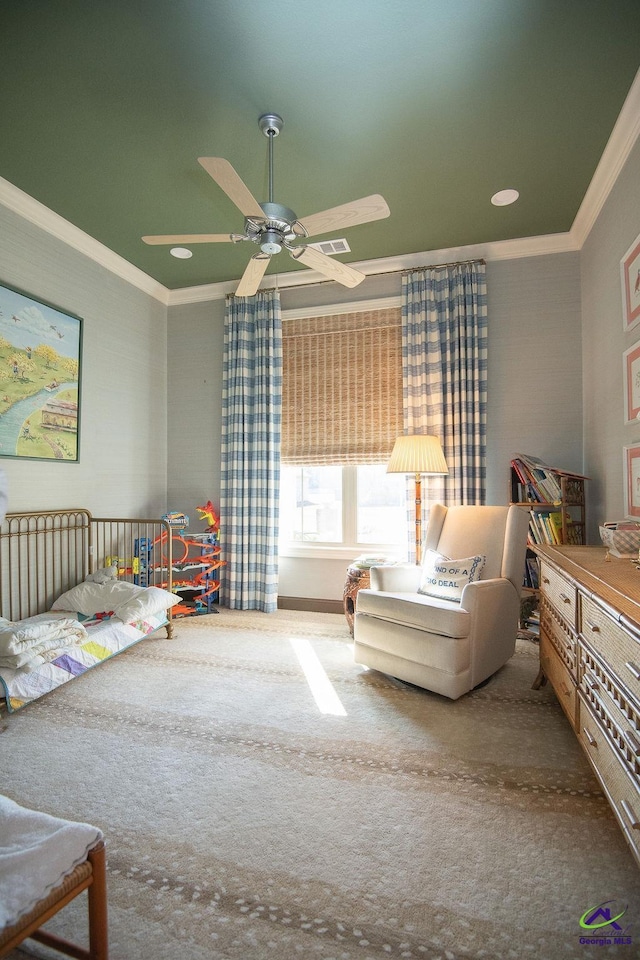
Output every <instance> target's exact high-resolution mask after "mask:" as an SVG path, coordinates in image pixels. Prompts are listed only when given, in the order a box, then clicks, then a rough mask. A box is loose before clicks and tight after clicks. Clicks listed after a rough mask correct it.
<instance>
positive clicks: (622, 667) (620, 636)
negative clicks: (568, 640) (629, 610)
mask: <svg viewBox="0 0 640 960" xmlns="http://www.w3.org/2000/svg"><path fill="white" fill-rule="evenodd" d="M580 634H581V636H582V637H584V639H585V641H586V643H587V645H588V646H591V647H593V649H594V650H595V651H596V653H599V654H600V655H601V657H602V658H603V659H604V660H605V661H606V663H607V666H608V668H609V670H610V671H611V673H612V674H614V675H615V676H616V677H617V678H618V679H619V680H620V682H621V684H622V685H623V687H624V689H625V691H626V693H627V694H628V696H629V697H630V698H631V700H632V701H634V702H635V705H636V706H637V707H639V708H640V643H639V642H638V641H637V640H636V639H635V638H634V637H633V636H632V635H631V634H630V633H627V631H626V630H625V629H624V627H623V626H622V625H621V624H619V623H617V622H616V621H615V620H614V619H613V618H612V617H610V616H609V614H608V613H606V612H605V611H604V610H603V609H602V608H601V607H599V606H598V605H597V604H595V603H594V602H593V601H592V600H591V599H590V598H589V597H586V596H584V595H582V596H581V597H580Z"/></svg>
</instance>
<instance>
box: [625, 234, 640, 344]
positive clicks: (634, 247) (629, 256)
mask: <svg viewBox="0 0 640 960" xmlns="http://www.w3.org/2000/svg"><path fill="white" fill-rule="evenodd" d="M620 279H621V280H622V322H623V326H624V329H625V330H631V329H632V327H635V325H636V324H637V323H640V236H637V237H636V239H635V240H634V242H633V243H632V244H631V246H630V247H629V249H628V250H627V252H626V253H625V255H624V257H623V258H622V260H621V261H620Z"/></svg>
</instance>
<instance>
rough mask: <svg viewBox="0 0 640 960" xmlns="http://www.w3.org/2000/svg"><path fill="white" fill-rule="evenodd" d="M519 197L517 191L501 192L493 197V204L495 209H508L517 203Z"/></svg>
mask: <svg viewBox="0 0 640 960" xmlns="http://www.w3.org/2000/svg"><path fill="white" fill-rule="evenodd" d="M519 196H520V194H519V193H518V191H517V190H499V191H498V193H494V195H493V196H492V197H491V203H492V204H493V205H494V207H506V206H508V204H510V203H515V202H516V200H517V199H518V197H519Z"/></svg>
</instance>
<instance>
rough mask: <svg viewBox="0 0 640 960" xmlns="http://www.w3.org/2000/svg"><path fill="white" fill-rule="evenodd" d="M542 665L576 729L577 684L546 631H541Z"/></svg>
mask: <svg viewBox="0 0 640 960" xmlns="http://www.w3.org/2000/svg"><path fill="white" fill-rule="evenodd" d="M540 666H541V667H542V669H543V670H544V672H545V676H546V677H547V679H548V680H549V682H550V684H551V686H552V687H553V689H554V690H555V693H556V696H557V698H558V701H559V703H560V706H561V707H562V709H563V710H564V712H565V713H566V715H567V717H568V718H569V720H570V721H571V725H572V727H573V728H574V729H575V728H576V723H577V718H578V712H577V705H578V701H577V691H576V685H575V683H574V681H573V678H572V676H571V674H570V673H569V670H568V668H567V666H566V665H565V664H564V663H563V662H562V660H561V659H560V657H559V656H558V654H557V652H556V650H555V648H554V646H553V644H552V643H551V641H550V640H549V638H548V636H547V635H546V634H545V633H544V631H541V632H540Z"/></svg>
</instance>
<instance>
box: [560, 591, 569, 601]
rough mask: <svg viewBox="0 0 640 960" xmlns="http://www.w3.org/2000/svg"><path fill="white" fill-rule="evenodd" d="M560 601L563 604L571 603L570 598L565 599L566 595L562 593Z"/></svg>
mask: <svg viewBox="0 0 640 960" xmlns="http://www.w3.org/2000/svg"><path fill="white" fill-rule="evenodd" d="M560 599H561V600H562V602H563V603H571V598H570V597H567V596H566V594H564V593H561V594H560Z"/></svg>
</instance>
